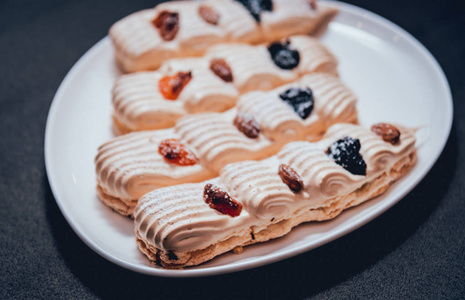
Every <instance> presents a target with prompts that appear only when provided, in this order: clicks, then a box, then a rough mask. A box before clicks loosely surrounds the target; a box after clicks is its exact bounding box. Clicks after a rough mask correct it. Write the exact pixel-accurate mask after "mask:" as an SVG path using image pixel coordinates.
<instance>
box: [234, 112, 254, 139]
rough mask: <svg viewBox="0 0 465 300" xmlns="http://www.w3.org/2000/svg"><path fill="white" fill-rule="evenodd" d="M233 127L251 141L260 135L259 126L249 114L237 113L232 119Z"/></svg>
mask: <svg viewBox="0 0 465 300" xmlns="http://www.w3.org/2000/svg"><path fill="white" fill-rule="evenodd" d="M234 126H236V127H237V129H238V130H239V131H240V132H242V133H243V134H245V135H246V136H247V137H248V138H251V139H254V138H257V137H258V135H259V133H260V124H258V122H257V121H256V120H255V118H254V117H253V116H252V115H251V114H247V113H238V114H237V116H236V118H234Z"/></svg>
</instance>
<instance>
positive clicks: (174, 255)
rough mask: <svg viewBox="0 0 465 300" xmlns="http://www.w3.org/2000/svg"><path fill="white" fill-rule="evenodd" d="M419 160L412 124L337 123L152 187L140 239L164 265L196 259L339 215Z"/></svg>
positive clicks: (140, 207)
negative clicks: (194, 179)
mask: <svg viewBox="0 0 465 300" xmlns="http://www.w3.org/2000/svg"><path fill="white" fill-rule="evenodd" d="M415 161H416V149H415V136H414V131H413V130H411V129H408V128H404V127H401V126H393V125H391V124H377V125H374V126H373V128H372V130H370V129H367V128H364V127H362V126H358V125H353V124H336V125H333V126H332V127H331V128H329V129H328V131H327V133H326V135H325V136H324V138H323V139H322V140H321V141H319V142H315V143H310V142H292V143H289V144H287V145H286V146H284V148H283V149H282V150H281V151H280V152H279V153H278V154H277V155H276V156H273V157H271V158H268V159H266V160H262V161H244V162H238V163H234V164H230V165H228V166H226V167H225V168H223V169H222V170H221V172H220V175H219V177H217V178H214V179H210V180H207V181H204V182H201V183H190V184H183V185H177V186H172V187H166V188H162V189H157V190H154V191H152V192H150V193H147V194H146V195H144V196H143V197H141V199H140V200H139V202H138V204H137V206H136V208H135V210H134V222H135V230H136V236H137V243H138V246H139V249H140V250H141V251H142V253H144V254H145V255H146V256H147V257H148V258H149V259H150V260H151V261H153V262H156V263H158V264H160V265H161V266H163V267H165V268H181V267H187V266H194V265H198V264H201V263H203V262H206V261H208V260H210V259H212V258H214V257H215V256H217V255H220V254H222V253H225V252H228V251H230V250H233V249H236V250H239V249H241V247H243V246H246V245H250V244H254V243H258V242H264V241H267V240H270V239H273V238H277V237H280V236H283V235H285V234H287V233H288V232H289V231H290V230H291V229H292V228H293V227H295V226H297V225H299V224H300V223H303V222H309V221H323V220H329V219H332V218H335V217H336V216H338V215H339V214H340V213H341V212H342V211H343V210H345V209H347V208H350V207H353V206H356V205H359V204H361V203H363V202H365V201H367V200H369V199H371V198H373V197H376V196H378V195H380V194H382V193H384V192H385V191H386V190H387V189H388V187H389V186H390V185H391V184H392V183H393V182H394V181H395V180H397V179H398V178H400V177H401V176H403V175H404V174H405V173H406V172H408V171H409V170H410V169H411V168H412V166H413V165H414V163H415Z"/></svg>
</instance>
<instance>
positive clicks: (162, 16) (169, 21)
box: [152, 10, 179, 41]
mask: <svg viewBox="0 0 465 300" xmlns="http://www.w3.org/2000/svg"><path fill="white" fill-rule="evenodd" d="M152 24H153V25H154V26H155V27H156V28H157V29H158V32H159V33H160V36H161V38H162V39H163V40H165V41H172V40H173V39H174V38H175V37H176V34H177V33H178V31H179V14H178V13H177V12H171V11H167V10H163V11H161V12H160V13H159V14H158V16H157V17H156V18H155V19H153V21H152Z"/></svg>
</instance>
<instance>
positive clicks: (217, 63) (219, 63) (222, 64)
mask: <svg viewBox="0 0 465 300" xmlns="http://www.w3.org/2000/svg"><path fill="white" fill-rule="evenodd" d="M210 70H212V72H213V73H215V75H216V76H218V77H219V78H221V79H222V80H223V81H225V82H231V81H233V74H232V71H231V68H230V67H229V65H228V63H227V62H226V61H225V60H224V59H222V58H216V59H212V60H211V61H210Z"/></svg>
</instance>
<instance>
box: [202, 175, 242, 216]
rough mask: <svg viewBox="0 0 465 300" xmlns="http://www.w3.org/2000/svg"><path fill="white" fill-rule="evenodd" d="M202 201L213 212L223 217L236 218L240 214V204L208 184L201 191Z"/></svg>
mask: <svg viewBox="0 0 465 300" xmlns="http://www.w3.org/2000/svg"><path fill="white" fill-rule="evenodd" d="M203 200H204V201H205V202H206V203H207V204H208V205H209V206H210V207H211V208H213V209H214V210H216V211H218V212H219V213H221V214H223V215H228V216H231V217H237V216H239V215H240V214H241V211H242V204H240V203H239V202H237V201H236V200H234V199H233V198H231V197H230V196H229V195H228V193H226V192H225V191H222V190H220V188H219V187H217V186H215V185H213V184H211V183H208V184H207V185H205V188H204V189H203Z"/></svg>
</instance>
